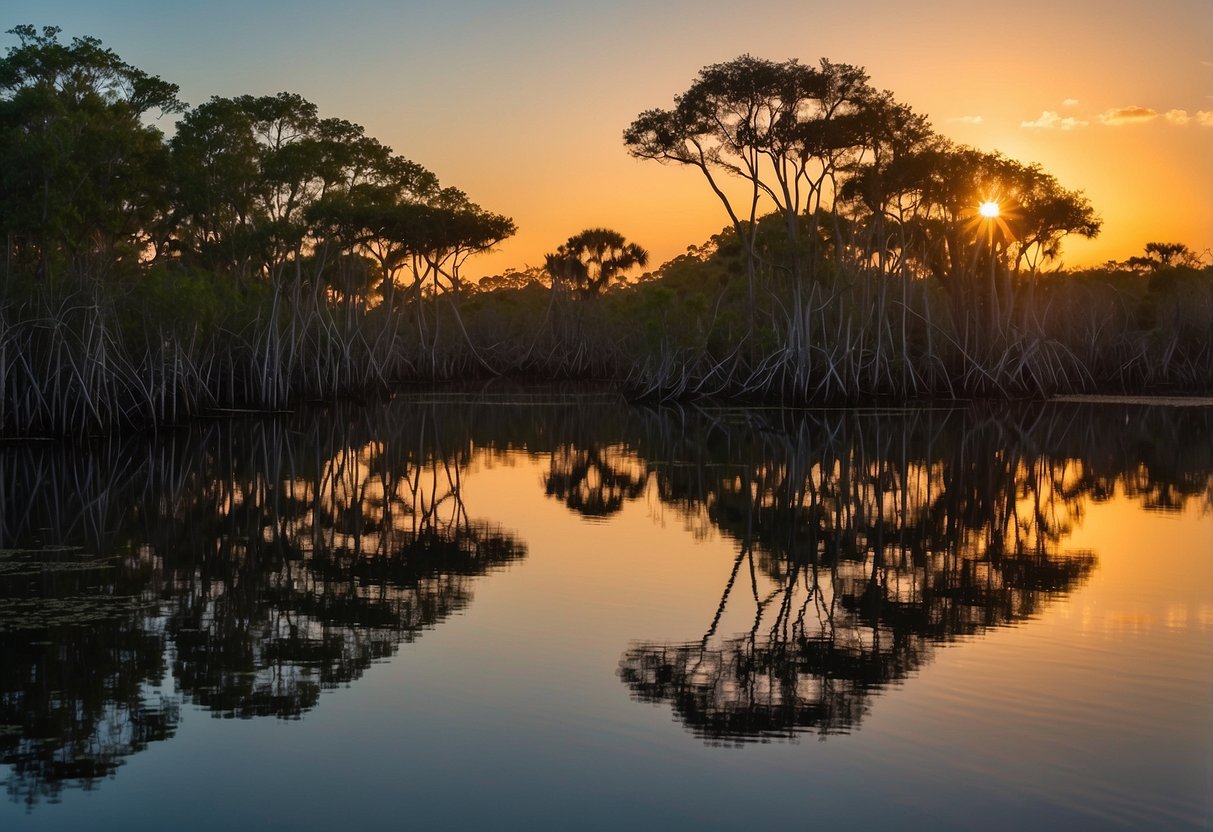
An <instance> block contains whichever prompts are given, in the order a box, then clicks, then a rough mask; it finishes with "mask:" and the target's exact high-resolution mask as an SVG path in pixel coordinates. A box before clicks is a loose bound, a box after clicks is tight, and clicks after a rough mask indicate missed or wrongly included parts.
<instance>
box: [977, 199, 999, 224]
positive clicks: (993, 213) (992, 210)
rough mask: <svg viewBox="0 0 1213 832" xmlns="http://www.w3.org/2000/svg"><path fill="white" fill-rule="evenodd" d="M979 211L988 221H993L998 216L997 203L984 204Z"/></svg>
mask: <svg viewBox="0 0 1213 832" xmlns="http://www.w3.org/2000/svg"><path fill="white" fill-rule="evenodd" d="M977 211H978V212H979V213H980V214H981V215H982V216H983V217H985V218H986V219H988V220H992V219H994V218H995V217H997V216H998V203H997V202H983V203H981V205H980V206H979V207H978V209H977Z"/></svg>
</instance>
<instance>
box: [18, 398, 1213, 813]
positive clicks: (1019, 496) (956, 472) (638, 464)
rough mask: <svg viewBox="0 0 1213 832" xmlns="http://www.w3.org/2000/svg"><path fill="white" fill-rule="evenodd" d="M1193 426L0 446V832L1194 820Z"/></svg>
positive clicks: (846, 424) (1196, 438)
mask: <svg viewBox="0 0 1213 832" xmlns="http://www.w3.org/2000/svg"><path fill="white" fill-rule="evenodd" d="M1211 437H1213V408H1198V407H1189V408H1176V407H1166V408H1164V407H1142V406H1128V405H1099V406H1090V405H1087V406H1084V405H1078V404H1054V405H1039V404H1035V405H1024V406H1013V407H1007V406H998V407H992V406H991V407H984V406H973V407H969V408H964V409H914V410H905V411H900V410H898V411H874V410H862V411H822V412H785V411H776V410H664V411H651V410H640V409H632V408H628V407H626V406H623V405H621V404H620V403H618V402H616V401H614V400H613V399H611V398H610V397H607V396H603V395H592V394H591V395H578V396H571V395H570V396H561V395H558V394H556V393H551V392H549V393H544V394H542V395H539V396H536V395H534V394H531V395H525V396H524V395H508V396H507V395H481V396H452V395H446V394H444V395H442V396H441V397H436V396H434V395H426V396H424V397H417V396H413V397H403V396H402V397H400V398H398V399H397V400H395V401H394V402H392V403H389V404H382V405H371V406H368V407H352V406H351V407H328V408H315V409H311V410H308V411H306V412H301V413H299V414H296V415H294V416H291V417H285V418H279V419H268V418H257V419H242V420H227V421H214V422H206V423H199V424H197V425H194V426H192V427H190V428H188V429H183V430H180V431H177V432H175V433H173V434H171V435H168V436H162V437H159V438H148V437H127V438H124V439H108V440H98V441H94V442H91V443H87V444H85V445H76V446H70V447H69V446H62V445H59V444H53V443H37V444H28V445H8V446H0V510H2V512H3V514H2V516H0V777H3V778H4V787H5V790H6V793H7V797H8V800H7V801H6V802H3V803H0V829H4V830H12V829H26V828H29V829H59V828H63V829H67V828H72V829H164V828H175V829H209V828H216V827H217V828H226V829H246V828H250V829H251V828H298V829H326V828H347V827H350V826H356V825H363V824H372V823H374V824H383V825H386V826H389V827H390V828H403V827H412V828H523V829H534V828H553V829H555V828H604V829H605V828H610V829H614V828H620V827H625V826H626V827H630V828H636V829H655V828H725V829H737V828H744V827H750V826H754V825H757V824H776V825H779V826H781V827H787V826H791V827H792V828H808V827H820V826H821V825H822V824H823V823H825V824H846V825H847V826H848V828H852V827H853V828H891V827H899V828H933V829H939V828H955V829H971V828H983V829H1021V828H1024V827H1025V826H1030V825H1036V826H1037V827H1038V828H1065V829H1105V828H1137V829H1208V828H1213V823H1211V820H1210V813H1211V807H1213V797H1211V792H1213V784H1211V777H1213V774H1211V773H1213V646H1211V645H1213V640H1211V638H1210V637H1211V636H1213V511H1211V508H1213V438H1211Z"/></svg>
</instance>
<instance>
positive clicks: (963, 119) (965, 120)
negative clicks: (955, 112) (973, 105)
mask: <svg viewBox="0 0 1213 832" xmlns="http://www.w3.org/2000/svg"><path fill="white" fill-rule="evenodd" d="M951 120H952V121H959V122H960V123H961V124H981V123H982V122H983V121H985V119H984V118H982V117H981V116H955V117H954V118H952V119H951Z"/></svg>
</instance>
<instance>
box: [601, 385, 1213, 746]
mask: <svg viewBox="0 0 1213 832" xmlns="http://www.w3.org/2000/svg"><path fill="white" fill-rule="evenodd" d="M1072 416H1073V412H1072V411H1070V410H1068V409H1066V408H1056V409H1049V410H1047V411H1046V412H1042V413H1040V414H1038V415H1037V416H1036V417H1034V418H1032V419H1031V420H1030V421H1026V422H1025V421H1020V420H1017V419H1010V418H1007V417H1006V416H1005V415H1001V416H997V417H996V416H992V415H989V414H986V415H984V416H983V415H982V414H981V413H980V412H979V411H969V412H967V413H963V414H958V413H943V414H941V413H935V412H931V411H918V412H915V413H911V414H904V415H900V416H894V417H892V418H890V417H880V416H877V415H876V414H854V413H852V414H833V415H830V414H818V415H811V416H805V417H797V418H793V419H792V421H791V422H790V423H782V424H771V423H769V422H766V421H764V420H754V419H753V418H750V419H748V420H747V421H746V422H744V423H743V424H740V425H737V424H734V425H725V424H722V423H721V421H720V420H719V419H715V418H708V417H705V418H701V419H699V420H695V422H694V424H693V425H692V427H693V429H692V430H691V431H689V432H688V430H687V429H686V428H687V426H686V425H683V426H682V427H680V428H679V429H678V430H675V431H669V432H666V433H665V434H664V435H662V434H661V432H660V431H658V432H657V433H656V434H655V437H654V444H655V445H656V446H657V447H660V448H661V449H662V453H661V455H654V456H652V457H650V459H661V460H664V461H663V462H656V463H651V464H652V465H653V470H654V472H655V476H656V480H657V485H656V487H657V489H658V491H659V493H660V495H661V498H662V500H664V501H666V502H668V503H671V504H674V505H677V506H679V507H680V508H681V510H682V511H683V512H684V513H686V514H687V515H688V516H692V517H694V516H700V517H703V518H705V519H706V520H707V521H708V522H710V523H711V524H712V525H713V526H715V527H716V528H718V529H720V530H721V531H722V532H724V533H725V534H726V535H727V536H729V537H731V538H733V539H734V540H736V541H737V544H738V554H737V557H736V560H735V561H734V564H733V567H732V571H731V573H730V575H729V576H728V578H727V580H726V582H725V588H724V591H723V593H722V597H721V599H720V602H719V606H718V609H717V611H716V613H715V616H714V618H713V619H712V621H711V624H710V626H709V627H708V629H707V631H706V633H705V634H704V636H703V637H702V639H699V640H697V641H694V642H689V643H664V644H663V643H638V644H634V645H633V646H632V647H631V648H629V649H628V650H627V651H626V652H625V654H624V655H623V657H622V659H621V662H620V668H619V673H620V677H621V678H622V680H623V681H624V683H625V684H627V685H628V686H629V687H630V688H631V690H632V692H633V694H634V695H635V696H636V697H637V698H638V699H640V700H643V701H649V702H664V703H668V704H669V705H671V706H672V707H673V709H674V711H675V713H676V714H677V716H678V718H679V719H680V720H682V721H683V722H684V724H685V725H686V726H687V727H688V728H689V729H690V730H691V731H692V732H693V733H695V734H696V735H697V736H700V737H702V738H704V739H705V740H707V741H709V742H713V743H730V744H731V743H742V742H748V741H755V740H768V739H771V738H774V737H782V738H791V737H794V736H795V735H797V734H799V733H802V732H816V733H818V734H822V735H826V734H833V733H845V732H848V731H851V730H853V729H854V728H855V727H856V726H857V725H858V724H859V722H860V721H861V719H862V718H863V716H864V714H866V713H867V711H868V709H869V708H870V705H871V699H872V697H873V695H874V694H876V693H877V692H878V691H880V690H881V689H882V688H885V687H887V686H888V685H890V684H894V683H897V682H898V681H900V680H902V679H905V678H906V677H907V676H908V675H909V674H911V673H912V672H913V671H914V670H916V669H917V668H919V667H921V666H922V665H923V664H924V663H926V662H928V661H930V659H931V656H932V654H933V651H934V650H935V649H936V647H937V646H938V645H940V644H941V643H945V642H948V641H952V640H954V639H956V638H959V637H964V636H970V635H974V634H978V633H981V632H983V631H984V630H986V629H988V628H991V627H999V626H1003V625H1008V624H1013V623H1015V622H1018V621H1022V620H1024V619H1025V618H1029V617H1031V616H1033V615H1035V614H1037V613H1038V612H1039V611H1040V610H1041V608H1042V607H1043V605H1044V604H1045V603H1047V602H1048V600H1049V599H1051V598H1054V597H1057V596H1059V595H1063V594H1064V593H1067V592H1069V591H1071V590H1073V589H1074V588H1075V587H1077V586H1078V585H1079V584H1081V583H1082V582H1083V581H1084V580H1085V579H1086V577H1087V576H1088V575H1089V574H1090V573H1091V571H1092V570H1093V568H1094V566H1095V556H1094V554H1093V553H1090V552H1074V551H1067V550H1066V549H1065V546H1064V541H1065V539H1066V538H1067V537H1068V535H1069V534H1070V532H1071V530H1072V528H1073V525H1074V523H1075V522H1076V521H1077V520H1078V519H1079V518H1081V516H1082V513H1083V510H1084V506H1085V504H1086V502H1087V501H1088V500H1091V499H1097V500H1098V499H1107V498H1108V497H1109V496H1110V495H1111V494H1112V492H1113V491H1114V489H1115V487H1116V485H1117V484H1119V485H1120V487H1121V488H1122V489H1123V490H1124V491H1125V492H1126V493H1127V494H1129V495H1130V496H1134V497H1137V498H1140V499H1141V500H1142V501H1143V502H1144V503H1145V504H1146V505H1147V506H1148V507H1150V506H1160V505H1161V504H1163V503H1165V502H1166V501H1165V500H1162V499H1160V498H1159V497H1158V496H1157V495H1159V494H1160V493H1164V494H1168V495H1174V499H1173V500H1171V501H1170V502H1169V503H1167V505H1168V506H1173V507H1178V506H1180V505H1182V503H1183V501H1184V500H1185V499H1187V498H1189V497H1192V496H1196V495H1200V494H1204V495H1207V494H1210V493H1213V479H1211V478H1210V470H1211V467H1210V466H1209V465H1208V464H1207V462H1208V461H1207V460H1206V461H1205V462H1206V464H1205V465H1204V467H1203V469H1202V468H1201V467H1200V466H1199V465H1193V464H1192V460H1191V458H1190V457H1189V460H1188V462H1187V463H1186V464H1184V465H1179V466H1176V467H1171V466H1169V465H1167V464H1165V460H1164V463H1163V464H1159V461H1158V458H1157V457H1149V456H1146V455H1141V453H1140V452H1141V450H1142V449H1141V448H1140V446H1139V448H1138V453H1139V455H1138V456H1137V457H1136V461H1134V462H1129V463H1127V464H1124V465H1121V466H1120V467H1119V469H1118V470H1115V471H1114V472H1113V471H1112V470H1109V468H1108V467H1107V466H1108V463H1109V462H1110V461H1111V459H1113V458H1114V455H1110V454H1109V453H1108V450H1109V449H1108V447H1107V445H1106V444H1104V445H1102V446H1101V445H1100V444H1099V443H1092V444H1093V445H1094V447H1090V448H1087V449H1086V450H1087V451H1088V453H1086V454H1084V455H1082V456H1069V455H1068V452H1073V450H1074V449H1075V448H1076V447H1078V448H1081V447H1082V446H1083V445H1084V444H1086V442H1087V440H1088V439H1090V437H1087V436H1084V435H1083V431H1082V430H1081V429H1080V430H1078V431H1077V432H1076V431H1075V422H1074V420H1073V419H1072ZM1198 418H1207V417H1198ZM1189 435H1192V434H1189ZM1131 458H1132V457H1130V459H1131ZM1181 470H1182V471H1184V472H1185V473H1184V474H1183V475H1178V474H1177V473H1176V472H1178V471H1181ZM1160 475H1161V476H1160ZM739 584H741V585H742V586H744V587H745V589H743V590H740V591H739V589H738V585H739ZM747 610H748V612H747ZM726 611H728V612H729V613H731V616H728V620H730V621H736V620H738V619H745V620H746V621H748V622H749V624H748V628H747V629H744V630H742V631H740V632H733V633H732V634H727V635H720V634H719V632H718V631H719V629H720V625H721V621H722V618H725V617H726Z"/></svg>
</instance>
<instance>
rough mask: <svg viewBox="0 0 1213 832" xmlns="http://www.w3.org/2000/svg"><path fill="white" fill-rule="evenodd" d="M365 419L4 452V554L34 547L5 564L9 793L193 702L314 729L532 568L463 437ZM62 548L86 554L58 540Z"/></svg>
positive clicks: (55, 785) (423, 424) (108, 766)
mask: <svg viewBox="0 0 1213 832" xmlns="http://www.w3.org/2000/svg"><path fill="white" fill-rule="evenodd" d="M350 413H351V411H347V410H341V411H338V412H337V413H336V414H333V413H323V412H320V413H315V414H313V417H312V419H311V420H310V421H308V422H306V423H305V424H304V425H303V426H302V428H303V429H300V427H301V426H300V425H299V424H298V422H295V423H285V422H279V421H252V422H240V423H238V424H230V425H229V424H212V425H210V426H209V427H205V428H199V429H197V430H195V431H193V432H191V433H190V434H188V435H186V436H184V437H179V438H178V439H177V440H175V441H169V442H163V443H150V444H148V443H141V442H139V441H138V440H131V441H128V442H117V441H115V442H107V443H103V444H102V445H100V446H98V447H95V448H91V449H89V450H90V451H91V452H90V453H83V454H81V453H61V452H59V451H56V450H54V449H42V448H33V447H29V448H10V449H6V451H5V452H4V453H3V454H0V465H3V466H5V468H6V469H7V470H4V471H3V472H2V473H3V482H6V483H21V484H27V485H28V486H29V491H28V493H26V492H22V493H21V494H20V496H17V494H16V492H14V491H10V490H5V491H4V492H3V494H0V496H2V497H3V498H4V504H3V508H4V512H3V515H2V517H0V535H2V537H0V545H4V546H11V545H14V544H16V545H22V546H26V547H30V548H27V549H24V550H21V551H16V550H6V553H7V555H8V557H7V559H5V558H3V557H0V655H2V656H3V659H4V661H3V665H2V666H0V685H2V688H0V708H2V710H0V725H3V728H0V762H4V763H6V764H8V765H9V766H10V767H11V775H10V777H9V779H8V788H9V792H10V794H11V795H12V796H13V797H14V799H24V800H26V801H28V802H30V803H34V802H37V801H38V800H39V799H43V798H48V797H49V798H52V799H53V798H54V797H55V796H56V795H57V794H58V793H59V791H60V789H61V788H62V787H63V786H64V785H83V786H86V787H87V786H91V785H93V784H94V783H95V782H96V781H97V780H98V779H100V778H102V777H104V776H107V775H110V774H112V773H113V772H114V771H115V770H116V768H117V767H118V766H119V765H120V764H121V762H122V760H123V759H124V758H125V757H127V756H129V755H130V754H132V753H134V752H136V751H139V750H140V749H142V748H143V747H145V746H146V745H147V743H149V742H151V741H153V740H157V739H164V738H166V737H168V736H171V735H172V733H173V730H174V728H175V726H176V723H177V719H178V714H179V712H180V704H181V703H182V702H191V703H194V704H196V705H199V706H201V707H203V708H205V709H208V710H210V711H212V712H213V713H214V714H215V715H217V716H228V717H244V718H247V717H254V716H261V715H273V716H278V717H283V718H298V717H299V716H301V715H302V714H303V713H305V712H306V711H307V710H309V709H311V708H313V707H315V706H316V705H317V703H318V702H319V700H320V695H321V693H322V691H324V690H326V689H329V688H333V687H336V686H340V685H344V684H347V683H349V682H351V681H353V680H355V679H357V678H358V677H360V676H361V675H362V673H364V672H365V671H366V669H367V668H368V667H369V666H370V665H371V664H372V663H374V662H375V661H377V660H380V659H383V658H385V657H388V656H390V655H392V654H393V653H394V652H395V650H396V649H397V646H398V645H399V644H400V643H402V642H410V641H412V640H414V639H416V638H417V637H418V636H419V635H420V634H421V633H422V632H424V631H425V630H426V629H429V628H432V627H434V626H436V625H437V624H439V623H440V622H441V621H442V620H444V619H445V618H446V617H447V616H449V615H451V614H453V613H455V612H457V611H459V610H461V609H463V608H464V607H466V606H467V605H468V604H469V603H470V601H471V598H472V584H473V583H474V581H475V579H476V578H477V577H478V576H481V575H484V574H486V573H488V572H491V571H493V570H496V569H500V568H503V567H505V566H507V565H508V564H510V563H511V562H513V561H516V560H519V559H521V558H523V557H525V555H526V549H525V546H524V545H523V544H522V543H521V542H520V541H519V540H517V539H516V538H515V537H514V536H512V535H511V534H509V533H508V532H506V531H504V530H503V529H501V528H498V527H496V526H494V525H491V524H488V523H485V522H483V521H480V520H476V519H473V518H472V517H470V516H469V514H468V511H467V509H466V507H465V505H464V502H463V498H462V494H461V480H462V477H463V475H464V474H463V472H464V469H465V468H466V467H467V465H468V464H469V462H470V459H471V454H472V445H471V442H470V438H469V437H468V436H467V434H466V430H465V427H466V426H465V425H462V424H459V423H458V422H457V421H450V420H448V423H447V424H446V425H444V426H443V427H442V428H441V429H440V428H439V427H438V422H437V420H436V419H435V418H434V414H433V413H432V412H428V411H427V410H425V409H424V408H422V409H415V410H414V412H412V413H409V414H407V415H408V416H409V417H410V418H407V419H403V420H401V419H395V418H393V419H387V418H386V414H385V413H384V412H377V411H375V410H373V409H371V410H366V411H364V412H362V413H360V414H358V415H356V416H355V418H353V419H350V418H349V416H350ZM334 415H337V416H338V417H340V418H338V419H334V418H333V416H334ZM64 541H70V542H72V543H74V544H76V545H79V546H81V547H83V548H82V550H65V551H62V552H55V551H51V550H48V549H47V548H46V547H45V545H44V544H48V543H60V542H64ZM82 551H90V552H125V553H128V554H126V555H123V556H121V557H118V558H115V559H101V558H92V557H86V556H85V555H83V554H82ZM52 562H53V563H52ZM48 564H51V567H52V568H48ZM6 567H12V568H6ZM170 673H171V677H172V681H173V683H174V686H175V688H176V692H175V694H174V695H172V696H167V695H164V694H162V693H161V692H160V690H159V689H158V688H157V686H158V685H160V684H161V683H162V682H164V681H166V679H167V677H168V676H169V674H170Z"/></svg>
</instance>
